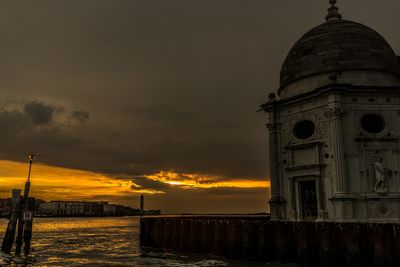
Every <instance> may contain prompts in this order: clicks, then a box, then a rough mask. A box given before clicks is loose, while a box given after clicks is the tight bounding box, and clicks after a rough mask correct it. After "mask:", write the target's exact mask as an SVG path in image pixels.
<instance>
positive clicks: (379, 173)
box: [374, 158, 388, 193]
mask: <svg viewBox="0 0 400 267" xmlns="http://www.w3.org/2000/svg"><path fill="white" fill-rule="evenodd" d="M374 166H375V179H376V182H375V186H374V191H375V192H376V193H386V192H387V190H388V189H387V187H386V184H385V168H384V166H383V158H379V160H378V161H377V162H375V163H374Z"/></svg>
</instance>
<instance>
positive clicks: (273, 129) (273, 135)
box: [267, 110, 282, 220]
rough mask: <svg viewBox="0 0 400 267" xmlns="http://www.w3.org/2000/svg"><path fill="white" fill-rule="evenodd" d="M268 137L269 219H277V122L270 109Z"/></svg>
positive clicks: (280, 199)
mask: <svg viewBox="0 0 400 267" xmlns="http://www.w3.org/2000/svg"><path fill="white" fill-rule="evenodd" d="M267 128H268V137H269V146H268V152H269V153H268V154H269V174H270V181H271V200H270V201H269V204H270V208H271V219H273V220H279V219H282V214H281V212H280V205H281V202H282V197H281V195H280V187H281V185H280V182H281V181H280V179H279V170H278V151H279V149H278V134H279V124H278V123H277V121H276V112H275V111H274V110H272V111H271V112H270V117H269V123H268V124H267Z"/></svg>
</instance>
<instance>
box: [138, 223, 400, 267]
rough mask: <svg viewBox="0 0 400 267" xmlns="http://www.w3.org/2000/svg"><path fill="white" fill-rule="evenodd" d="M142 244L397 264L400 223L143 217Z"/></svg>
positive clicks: (257, 257)
mask: <svg viewBox="0 0 400 267" xmlns="http://www.w3.org/2000/svg"><path fill="white" fill-rule="evenodd" d="M140 224H141V229H140V245H141V246H142V247H151V248H158V249H171V250H176V251H182V252H188V253H213V254H215V255H219V256H224V257H227V258H232V259H240V260H251V261H267V262H269V261H271V262H272V261H278V262H282V263H287V262H293V263H298V264H300V265H303V266H335V267H337V266H400V224H364V223H306V222H301V223H299V222H284V221H279V222H278V221H269V220H268V217H262V216H248V217H244V216H199V217H198V216H170V217H168V216H167V217H143V218H141V221H140Z"/></svg>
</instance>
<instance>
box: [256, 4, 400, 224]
mask: <svg viewBox="0 0 400 267" xmlns="http://www.w3.org/2000/svg"><path fill="white" fill-rule="evenodd" d="M335 2H336V1H331V3H332V6H331V7H330V9H329V14H328V16H327V17H326V22H325V23H323V24H321V25H319V26H317V27H315V28H313V29H312V30H310V31H309V32H307V33H306V34H304V35H303V37H301V38H300V39H299V40H298V41H297V42H296V44H295V45H294V46H293V48H292V49H291V50H290V52H289V54H288V55H287V57H286V60H285V62H284V63H283V66H282V69H281V74H280V88H279V90H278V96H275V94H271V95H270V97H269V98H270V99H269V101H268V102H267V103H266V104H264V105H262V108H263V110H265V111H266V112H267V113H269V122H268V124H267V126H268V129H269V166H270V179H271V200H270V202H269V203H270V207H271V218H272V219H275V220H293V221H345V222H399V221H400V147H399V142H400V116H399V114H400V113H399V110H400V64H399V60H398V57H396V54H395V53H394V51H393V49H392V48H391V47H390V45H389V44H388V43H387V41H386V40H385V39H384V38H383V37H382V36H381V35H380V34H379V33H377V32H376V31H374V30H372V29H371V28H369V27H367V26H364V25H362V24H359V23H356V22H353V21H348V20H343V19H342V17H341V15H340V13H339V12H338V8H337V7H336V6H335ZM393 26H394V28H396V26H395V25H393Z"/></svg>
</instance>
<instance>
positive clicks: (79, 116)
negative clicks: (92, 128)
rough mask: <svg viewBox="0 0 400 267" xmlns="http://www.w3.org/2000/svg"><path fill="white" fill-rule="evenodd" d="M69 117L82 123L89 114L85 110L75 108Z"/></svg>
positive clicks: (87, 118)
mask: <svg viewBox="0 0 400 267" xmlns="http://www.w3.org/2000/svg"><path fill="white" fill-rule="evenodd" d="M71 117H72V118H73V119H75V120H77V121H78V122H80V123H84V122H86V121H88V120H89V118H90V114H89V112H87V111H85V110H75V111H73V112H72V114H71Z"/></svg>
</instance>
